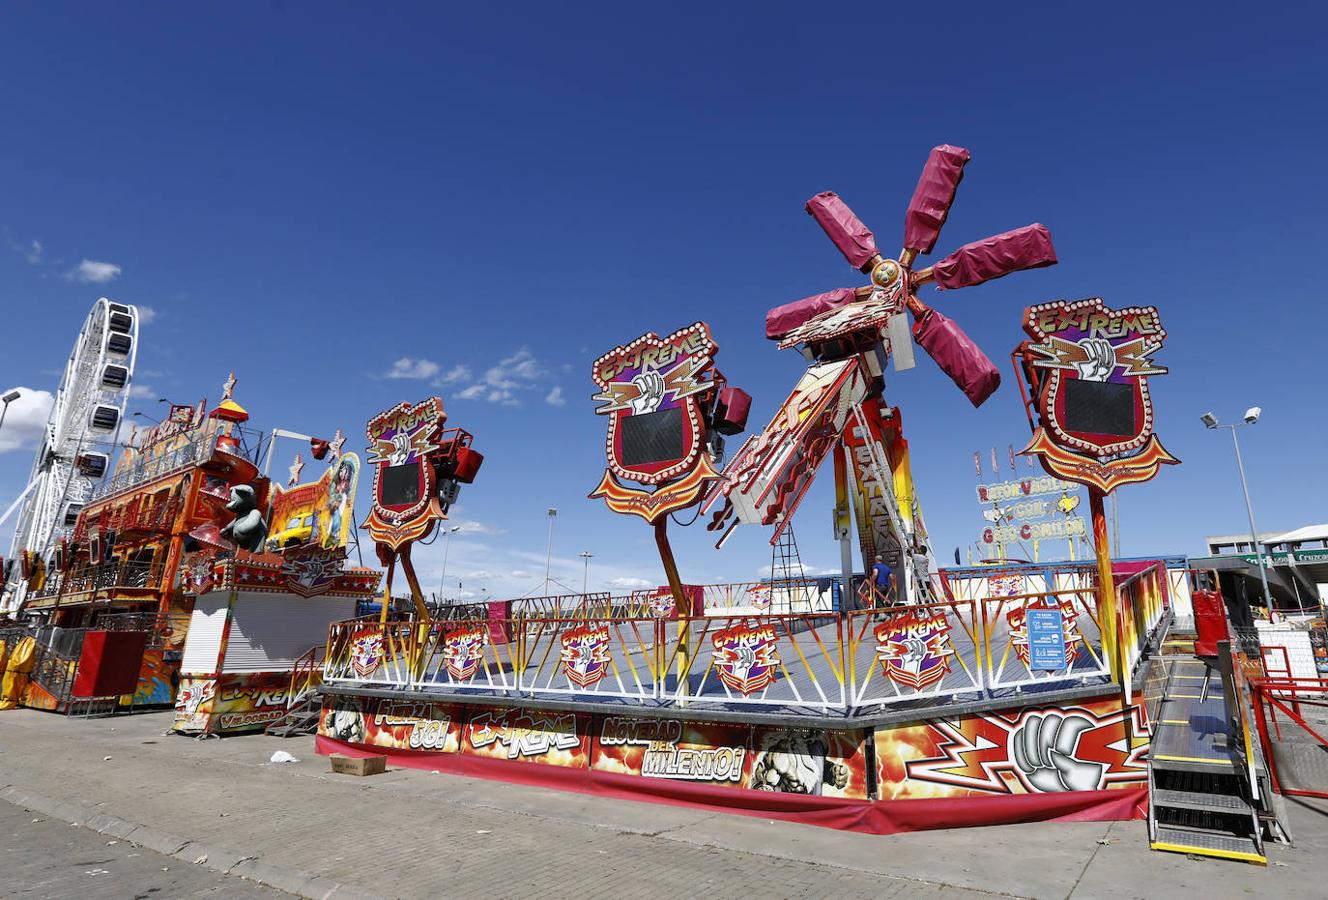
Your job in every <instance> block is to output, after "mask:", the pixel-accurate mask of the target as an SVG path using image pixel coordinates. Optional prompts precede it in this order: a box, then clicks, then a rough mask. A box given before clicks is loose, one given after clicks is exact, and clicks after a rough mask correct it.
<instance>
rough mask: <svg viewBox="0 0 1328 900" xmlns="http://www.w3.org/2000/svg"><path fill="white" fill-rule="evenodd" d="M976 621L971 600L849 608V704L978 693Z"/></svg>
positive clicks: (980, 661) (980, 666)
mask: <svg viewBox="0 0 1328 900" xmlns="http://www.w3.org/2000/svg"><path fill="white" fill-rule="evenodd" d="M979 626H980V623H979V621H978V617H977V606H976V604H975V603H974V602H973V601H971V600H965V601H952V602H936V603H926V604H919V605H917V606H905V607H893V608H890V607H887V608H878V609H863V610H859V611H857V612H852V613H849V614H848V616H847V622H846V629H847V649H848V657H849V684H850V688H851V691H852V700H853V704H852V705H853V706H854V707H855V708H858V709H870V708H872V707H881V706H887V705H890V704H895V703H901V702H906V701H915V700H923V699H929V698H938V699H939V698H946V699H953V698H955V697H957V696H959V695H964V694H972V695H980V694H981V693H982V691H983V688H984V687H985V680H986V679H985V675H984V670H985V665H984V658H983V655H982V647H983V641H982V636H981V633H980V630H979Z"/></svg>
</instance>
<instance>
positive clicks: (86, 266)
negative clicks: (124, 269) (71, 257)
mask: <svg viewBox="0 0 1328 900" xmlns="http://www.w3.org/2000/svg"><path fill="white" fill-rule="evenodd" d="M65 277H66V278H68V279H69V280H70V281H82V282H84V283H88V284H106V283H107V282H109V281H114V280H115V279H117V278H119V277H120V267H119V266H117V265H116V264H115V263H108V262H97V261H96V260H95V259H85V260H83V261H82V262H81V263H79V264H78V266H76V267H75V268H73V269H71V270H69V271H68V272H66V273H65Z"/></svg>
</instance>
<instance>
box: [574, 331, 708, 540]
mask: <svg viewBox="0 0 1328 900" xmlns="http://www.w3.org/2000/svg"><path fill="white" fill-rule="evenodd" d="M718 351H719V345H718V344H716V343H715V341H714V338H713V337H712V336H711V334H710V326H708V325H707V324H706V323H704V322H696V323H693V324H691V325H688V326H687V327H686V328H682V329H679V330H678V331H675V332H673V333H672V334H670V335H668V336H666V337H663V338H661V337H659V336H658V335H656V334H654V333H648V334H643V335H641V336H640V337H639V338H637V339H636V340H634V341H632V342H631V343H629V344H625V345H623V346H621V347H615V348H613V349H612V350H610V351H609V352H608V353H606V354H604V355H603V356H601V357H600V358H599V359H597V360H596V361H595V364H594V367H593V368H592V370H591V378H592V379H594V382H595V385H596V386H597V387H598V388H599V390H598V391H597V392H596V393H595V394H594V395H593V397H592V398H591V399H593V400H595V401H598V402H600V403H601V405H600V406H598V407H597V408H596V409H595V412H596V413H598V414H599V415H601V416H607V417H608V420H609V424H608V433H607V435H606V436H605V439H604V448H605V455H606V457H607V459H608V470H607V471H606V472H605V473H604V477H603V478H602V479H601V480H600V483H599V486H598V487H596V488H595V490H594V492H593V493H591V495H590V496H591V497H603V498H604V500H605V502H606V503H608V505H609V508H610V509H612V510H613V511H614V512H618V513H630V514H632V515H637V516H640V517H641V518H643V519H645V520H646V521H647V522H655V521H657V520H658V519H660V518H661V517H662V516H665V515H667V514H668V513H670V512H673V511H675V510H679V509H683V508H685V507H687V506H690V505H691V504H693V503H695V502H696V501H697V500H698V499H700V497H701V494H702V493H703V492H704V491H705V489H706V486H707V485H708V484H709V482H710V481H711V480H713V479H715V478H718V477H719V473H718V472H716V471H715V469H714V467H713V465H712V464H711V461H710V456H709V454H707V453H706V452H705V443H706V436H707V435H706V415H705V413H706V411H705V409H703V407H702V400H703V399H704V398H706V397H708V396H709V395H710V392H711V391H712V390H714V388H715V386H716V385H715V382H714V380H713V378H711V377H709V375H708V373H709V372H710V369H711V368H712V366H713V364H714V357H715V354H716V353H717V352H718ZM623 481H635V482H638V483H640V484H645V485H651V486H653V487H654V488H655V490H654V491H653V492H648V491H641V490H637V489H635V488H630V487H627V486H625V485H624V484H623V483H622V482H623Z"/></svg>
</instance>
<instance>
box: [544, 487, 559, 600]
mask: <svg viewBox="0 0 1328 900" xmlns="http://www.w3.org/2000/svg"><path fill="white" fill-rule="evenodd" d="M557 518H558V510H557V509H556V508H555V507H552V506H550V507H549V547H548V549H547V550H546V551H545V553H544V593H545V595H548V593H549V572H550V571H551V570H552V568H551V567H552V565H553V522H554V520H555V519H557Z"/></svg>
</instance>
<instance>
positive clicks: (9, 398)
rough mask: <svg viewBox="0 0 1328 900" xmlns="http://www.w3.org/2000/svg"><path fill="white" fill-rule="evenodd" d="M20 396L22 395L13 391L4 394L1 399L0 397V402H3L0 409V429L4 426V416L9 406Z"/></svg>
mask: <svg viewBox="0 0 1328 900" xmlns="http://www.w3.org/2000/svg"><path fill="white" fill-rule="evenodd" d="M21 396H23V395H22V394H20V393H19V392H18V390H17V389H15V390H12V391H10V392H9V393H7V394H5V395H4V396H3V397H0V400H3V401H4V404H5V406H4V408H3V409H0V428H3V427H4V425H5V414H6V413H8V412H9V404H11V403H13V402H14V401H15V400H17V399H18V398H19V397H21Z"/></svg>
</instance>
